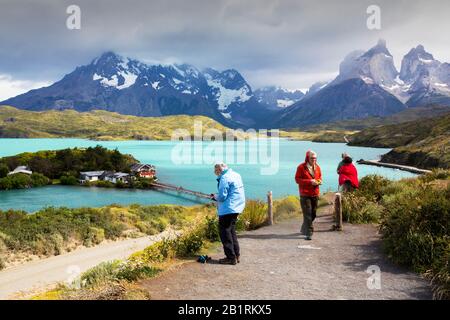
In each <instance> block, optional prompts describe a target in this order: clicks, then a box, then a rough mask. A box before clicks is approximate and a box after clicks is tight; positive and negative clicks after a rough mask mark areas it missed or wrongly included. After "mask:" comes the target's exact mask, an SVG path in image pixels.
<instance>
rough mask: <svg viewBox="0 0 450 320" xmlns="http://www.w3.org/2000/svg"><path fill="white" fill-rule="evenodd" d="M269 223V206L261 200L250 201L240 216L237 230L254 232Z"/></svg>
mask: <svg viewBox="0 0 450 320" xmlns="http://www.w3.org/2000/svg"><path fill="white" fill-rule="evenodd" d="M266 223H267V205H266V204H265V203H264V202H262V201H260V200H248V201H247V203H246V205H245V209H244V211H243V212H242V213H241V214H240V215H239V218H238V223H237V226H236V228H237V230H254V229H257V228H259V227H261V226H263V225H264V224H266Z"/></svg>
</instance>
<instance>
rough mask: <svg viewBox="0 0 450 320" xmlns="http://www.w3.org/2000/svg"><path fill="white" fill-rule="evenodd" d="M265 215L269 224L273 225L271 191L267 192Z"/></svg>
mask: <svg viewBox="0 0 450 320" xmlns="http://www.w3.org/2000/svg"><path fill="white" fill-rule="evenodd" d="M267 215H268V224H269V226H271V225H273V201H272V191H269V192H267Z"/></svg>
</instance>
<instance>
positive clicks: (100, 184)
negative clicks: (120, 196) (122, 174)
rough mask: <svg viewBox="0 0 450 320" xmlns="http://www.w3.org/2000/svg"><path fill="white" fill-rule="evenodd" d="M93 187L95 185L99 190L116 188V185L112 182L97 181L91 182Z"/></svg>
mask: <svg viewBox="0 0 450 320" xmlns="http://www.w3.org/2000/svg"><path fill="white" fill-rule="evenodd" d="M91 185H95V186H96V187H99V188H114V187H115V185H114V183H112V182H110V181H103V180H99V181H95V183H92V182H91Z"/></svg>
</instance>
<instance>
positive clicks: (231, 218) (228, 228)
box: [219, 213, 240, 259]
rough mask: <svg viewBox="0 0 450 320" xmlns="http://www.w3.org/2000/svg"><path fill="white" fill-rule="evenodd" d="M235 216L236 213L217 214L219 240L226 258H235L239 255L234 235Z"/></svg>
mask: <svg viewBox="0 0 450 320" xmlns="http://www.w3.org/2000/svg"><path fill="white" fill-rule="evenodd" d="M237 217H238V214H237V213H232V214H226V215H223V216H219V231H220V240H221V241H222V244H223V251H224V252H225V256H226V257H227V258H228V259H235V258H236V257H237V256H239V255H240V250H239V242H238V239H237V236H236V221H237Z"/></svg>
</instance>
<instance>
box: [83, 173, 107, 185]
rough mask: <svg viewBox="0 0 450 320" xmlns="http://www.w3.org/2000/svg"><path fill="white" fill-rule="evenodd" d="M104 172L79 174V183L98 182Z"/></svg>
mask: <svg viewBox="0 0 450 320" xmlns="http://www.w3.org/2000/svg"><path fill="white" fill-rule="evenodd" d="M104 173H105V171H84V172H80V182H81V183H85V182H91V181H98V180H100V177H101V176H102V175H103V174H104Z"/></svg>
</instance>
